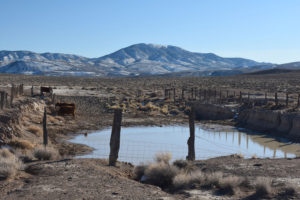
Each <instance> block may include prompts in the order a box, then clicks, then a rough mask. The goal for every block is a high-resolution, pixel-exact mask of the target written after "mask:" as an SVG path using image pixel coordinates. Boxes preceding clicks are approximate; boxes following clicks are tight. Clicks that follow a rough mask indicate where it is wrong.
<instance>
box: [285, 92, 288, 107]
mask: <svg viewBox="0 0 300 200" xmlns="http://www.w3.org/2000/svg"><path fill="white" fill-rule="evenodd" d="M285 106H286V107H288V106H289V94H288V93H286V99H285Z"/></svg>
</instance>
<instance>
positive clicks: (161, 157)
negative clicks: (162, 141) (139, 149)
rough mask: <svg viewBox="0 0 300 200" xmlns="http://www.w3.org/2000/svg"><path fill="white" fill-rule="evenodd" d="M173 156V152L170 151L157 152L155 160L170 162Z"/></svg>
mask: <svg viewBox="0 0 300 200" xmlns="http://www.w3.org/2000/svg"><path fill="white" fill-rule="evenodd" d="M171 158H172V154H171V153H170V152H165V153H157V154H156V155H155V161H156V162H157V163H159V162H164V163H169V162H170V160H171Z"/></svg>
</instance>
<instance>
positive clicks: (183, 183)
mask: <svg viewBox="0 0 300 200" xmlns="http://www.w3.org/2000/svg"><path fill="white" fill-rule="evenodd" d="M172 184H173V188H174V189H175V190H180V189H187V188H190V186H191V175H190V174H186V173H180V174H177V175H176V176H175V177H174V179H173V183H172Z"/></svg>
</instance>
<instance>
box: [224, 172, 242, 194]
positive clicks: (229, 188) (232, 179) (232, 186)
mask: <svg viewBox="0 0 300 200" xmlns="http://www.w3.org/2000/svg"><path fill="white" fill-rule="evenodd" d="M242 182H243V179H241V178H240V177H237V176H228V177H225V178H223V179H221V180H220V184H219V189H220V190H219V192H221V193H222V194H228V195H234V194H235V190H236V188H237V187H238V186H239V185H240V184H241V183H242Z"/></svg>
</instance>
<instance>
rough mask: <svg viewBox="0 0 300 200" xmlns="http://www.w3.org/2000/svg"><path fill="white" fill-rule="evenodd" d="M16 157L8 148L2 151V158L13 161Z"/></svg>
mask: <svg viewBox="0 0 300 200" xmlns="http://www.w3.org/2000/svg"><path fill="white" fill-rule="evenodd" d="M14 156H15V155H14V154H13V153H12V152H11V151H10V150H9V149H8V148H3V149H0V158H8V159H13V157H14Z"/></svg>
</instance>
